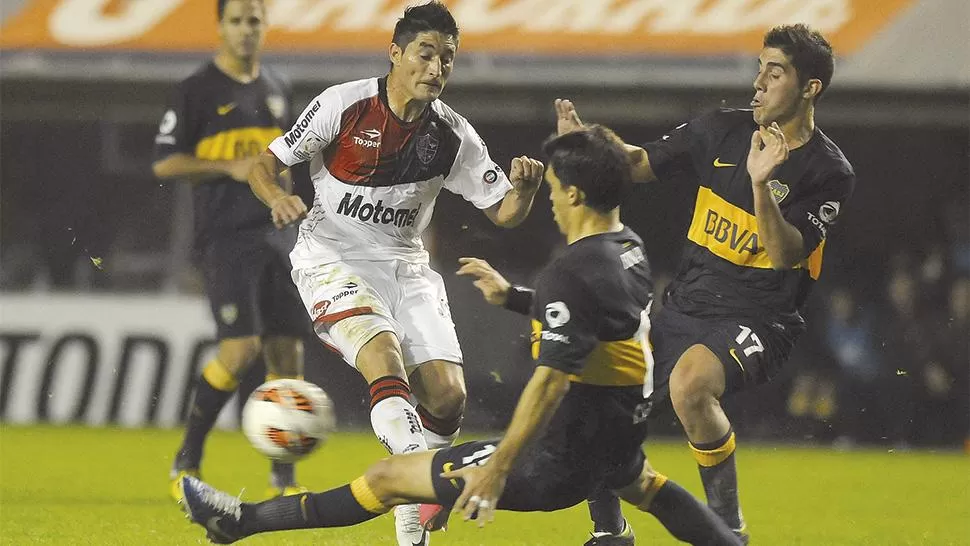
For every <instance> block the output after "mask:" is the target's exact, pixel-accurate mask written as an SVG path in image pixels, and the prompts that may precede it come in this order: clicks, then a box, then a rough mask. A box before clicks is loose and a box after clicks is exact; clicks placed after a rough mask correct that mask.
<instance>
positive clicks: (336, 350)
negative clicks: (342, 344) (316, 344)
mask: <svg viewBox="0 0 970 546" xmlns="http://www.w3.org/2000/svg"><path fill="white" fill-rule="evenodd" d="M318 339H319V338H318ZM320 343H323V346H324V347H326V348H327V349H328V350H329V351H332V352H334V353H337V354H338V355H340V356H344V353H343V351H341V350H340V349H338V348H337V347H336V346H334V345H331V344H329V343H327V342H326V341H324V340H322V339H321V340H320Z"/></svg>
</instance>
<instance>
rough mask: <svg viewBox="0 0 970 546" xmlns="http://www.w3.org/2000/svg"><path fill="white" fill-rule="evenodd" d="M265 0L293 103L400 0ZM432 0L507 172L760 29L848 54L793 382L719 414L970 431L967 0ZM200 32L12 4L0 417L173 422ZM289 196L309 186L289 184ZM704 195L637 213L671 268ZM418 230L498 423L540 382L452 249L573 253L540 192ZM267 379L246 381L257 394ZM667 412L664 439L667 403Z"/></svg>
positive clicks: (81, 3) (360, 45)
mask: <svg viewBox="0 0 970 546" xmlns="http://www.w3.org/2000/svg"><path fill="white" fill-rule="evenodd" d="M267 3H268V5H269V6H270V10H269V20H270V22H271V24H272V25H273V27H272V30H271V32H270V33H269V35H268V38H267V48H268V54H267V55H265V56H264V62H265V63H267V64H271V65H273V66H274V67H275V68H277V69H278V70H280V71H281V72H283V73H284V74H285V75H286V76H288V77H289V78H290V79H291V80H292V81H293V83H294V86H295V89H296V104H295V105H294V106H295V107H296V108H297V109H298V110H299V109H301V108H302V107H303V105H304V104H305V103H306V101H307V100H309V98H311V97H312V96H314V95H315V94H316V93H318V92H319V91H320V90H322V89H323V88H325V87H326V86H328V85H331V84H334V83H338V82H342V81H347V80H350V79H357V78H363V77H370V76H373V75H379V74H383V73H384V71H385V70H386V66H387V63H386V58H385V53H384V51H385V50H386V43H387V41H388V40H389V35H390V28H391V27H392V25H393V21H394V19H395V18H396V17H397V16H398V15H399V14H400V13H401V11H402V6H403V5H404V4H403V3H402V2H397V1H385V0H354V1H343V0H275V1H273V0H267ZM447 3H448V4H449V5H451V6H452V8H453V9H454V12H455V15H456V18H457V19H458V21H459V24H460V25H461V26H462V30H463V36H462V43H461V52H460V54H459V57H458V64H457V67H456V70H455V74H454V76H453V78H452V80H451V82H450V84H449V87H448V89H447V90H446V91H445V93H444V97H443V98H444V100H445V101H446V102H448V103H449V104H450V105H451V106H453V107H454V108H455V109H456V110H457V111H459V112H461V113H463V114H464V115H465V116H466V117H468V118H469V120H470V121H471V122H472V123H473V124H475V126H476V127H477V129H478V130H479V132H480V133H481V135H482V136H483V137H484V139H485V141H486V142H488V143H489V148H490V151H491V153H492V156H493V157H494V158H495V159H496V160H497V161H498V162H499V163H500V164H501V165H508V163H509V161H510V159H511V157H513V156H514V155H520V154H531V155H535V154H537V153H538V150H539V146H540V143H541V142H542V140H543V138H544V137H546V136H547V135H548V134H550V133H551V132H552V131H553V130H554V123H555V120H554V114H553V108H552V101H553V99H554V98H556V97H568V98H571V99H572V100H573V101H574V102H575V103H576V104H577V107H578V108H579V111H580V113H581V114H582V115H583V117H584V119H585V120H588V121H595V122H599V123H604V124H607V125H609V126H611V127H613V128H614V129H616V130H617V131H618V132H619V133H620V134H621V135H622V136H623V137H625V138H626V139H627V140H630V141H633V142H637V141H645V140H648V139H653V138H657V137H659V136H660V135H662V134H663V132H664V131H665V130H667V129H669V128H671V127H673V126H675V125H678V124H680V123H681V122H682V121H684V120H686V119H687V118H689V117H691V116H693V115H696V114H697V113H700V112H702V111H704V110H706V109H710V108H714V107H717V106H719V105H722V104H723V105H728V106H742V107H743V106H745V105H747V103H748V101H749V100H750V97H751V95H752V91H751V84H750V81H751V79H752V78H753V76H754V73H755V69H756V62H755V57H756V55H757V51H758V50H759V49H760V39H761V34H762V33H763V31H764V30H765V29H766V28H767V27H769V26H771V25H774V24H779V23H785V22H806V23H809V24H812V25H814V26H816V27H817V28H819V29H820V30H822V31H823V32H825V33H826V34H827V35H828V36H829V37H830V38H831V40H832V42H833V45H834V46H835V48H836V52H837V54H838V56H839V58H838V64H837V68H836V74H835V78H834V80H833V85H832V88H831V90H830V91H829V92H827V93H826V96H825V97H824V98H823V99H822V100H821V102H820V104H819V108H818V111H817V122H818V125H819V126H820V127H821V128H822V129H823V130H825V131H826V133H827V134H829V136H831V137H832V138H833V139H834V140H835V141H836V142H837V143H839V145H840V146H841V147H842V149H843V151H844V152H845V154H846V156H847V157H848V158H849V159H850V161H851V162H852V163H853V164H854V166H855V168H856V172H857V174H858V179H859V183H858V186H857V190H856V194H855V196H854V198H853V200H852V201H851V202H850V203H849V205H848V208H847V209H846V210H844V211H843V216H842V218H843V220H842V221H841V224H840V225H839V227H838V230H837V232H836V234H835V237H834V239H833V242H832V243H831V245H830V247H829V248H828V249H827V252H826V263H825V268H824V272H823V275H822V281H821V282H820V283H819V284H818V286H817V287H816V289H815V293H814V294H813V297H812V298H811V300H810V307H809V309H808V310H807V314H808V320H809V322H810V328H809V333H808V334H807V335H805V336H804V338H803V339H802V340H801V341H800V342H799V345H798V347H797V349H796V354H795V355H794V356H793V358H792V359H791V362H790V365H789V366H788V367H787V369H786V372H785V374H784V375H783V376H782V377H780V378H779V379H778V380H777V381H775V382H774V383H773V384H771V385H769V386H767V387H765V388H761V389H757V390H755V391H753V392H750V393H746V394H744V395H742V396H739V397H737V398H735V399H733V400H731V402H730V403H729V407H730V412H731V414H732V416H733V421H734V423H735V426H736V428H737V430H738V431H739V435H740V436H741V437H742V438H744V439H745V440H750V439H753V438H759V439H763V440H766V441H772V442H776V441H782V442H791V443H797V444H803V443H810V444H816V445H821V446H834V447H837V448H846V447H851V446H855V445H860V444H862V445H878V446H887V447H888V448H891V449H894V450H900V449H907V448H927V449H935V450H938V449H947V450H959V449H963V448H964V442H966V441H967V438H968V436H970V356H968V332H970V326H968V315H970V223H968V212H970V211H968V209H970V104H968V102H970V96H968V92H970V46H968V38H967V37H968V34H970V4H968V2H967V1H966V0H802V1H798V2H793V1H790V0H750V1H735V0H690V1H688V0H683V1H680V2H661V1H652V0H640V1H635V0H572V1H569V0H518V1H491V2H488V1H486V2H482V1H472V0H452V1H449V2H447ZM215 28H216V21H215V2H214V0H212V1H208V0H205V1H203V0H3V2H2V26H0V46H2V54H0V71H2V81H0V139H2V140H0V152H2V156H0V183H2V202H0V420H2V422H3V423H5V424H7V425H21V424H38V423H54V424H73V425H79V426H90V427H104V426H120V427H132V428H134V427H138V428H141V427H174V426H176V425H177V424H178V423H179V422H180V421H181V419H182V417H183V415H184V412H185V410H186V405H187V401H188V395H189V387H190V384H191V381H193V380H194V378H195V377H196V376H197V368H198V366H200V365H201V364H202V363H204V362H205V361H206V360H207V357H208V355H209V351H211V350H212V348H213V346H214V344H213V341H212V339H211V336H212V334H213V331H214V328H213V326H212V324H211V322H210V320H211V319H210V317H209V312H208V308H207V305H206V303H205V301H204V299H203V296H202V295H201V293H200V281H199V278H198V273H197V271H196V270H195V269H194V267H193V265H192V264H191V259H190V255H191V254H190V246H191V229H192V228H191V226H192V222H191V214H192V210H191V206H190V198H191V196H190V189H189V188H188V187H187V186H182V185H179V184H167V183H160V182H159V181H157V180H155V179H154V178H153V176H152V173H151V168H150V164H151V160H152V155H151V154H152V145H153V136H154V134H155V132H156V127H157V123H158V120H159V119H160V117H161V115H162V113H163V104H164V100H165V98H166V96H167V95H168V93H169V92H170V91H171V89H172V88H173V86H174V84H175V83H176V82H177V81H178V80H180V79H182V78H184V77H185V76H187V75H188V74H190V73H191V72H192V71H193V70H194V69H195V68H196V67H197V66H198V65H199V64H200V63H201V62H203V60H205V59H207V58H208V57H209V56H210V55H211V53H212V51H214V49H215V47H216V31H215ZM301 192H303V193H304V195H307V194H308V193H309V192H312V189H311V188H310V187H309V185H308V183H306V182H304V183H303V185H302V187H301ZM692 199H693V189H692V188H679V187H664V186H660V185H655V186H651V187H644V188H640V189H639V190H638V191H637V194H636V196H635V198H634V199H633V200H632V201H631V202H630V203H629V204H628V205H627V206H625V208H624V220H625V221H626V222H627V223H628V224H629V225H631V226H632V227H633V228H634V229H636V230H637V231H638V232H639V233H640V234H641V235H642V236H643V237H644V239H645V241H646V244H647V248H648V250H649V251H650V259H651V261H652V263H653V266H654V269H655V271H656V275H657V278H658V280H660V281H661V284H662V283H663V282H664V280H665V279H667V278H669V276H670V275H671V274H672V273H673V271H674V268H675V267H676V264H677V259H678V256H679V251H680V247H681V244H682V241H683V234H684V232H685V227H686V225H687V223H688V221H689V212H690V211H689V207H690V205H691V202H692ZM427 242H428V245H429V246H430V247H431V249H432V255H433V260H434V266H435V267H436V269H438V270H439V271H441V272H442V274H443V275H444V277H445V280H446V283H447V284H448V288H449V291H450V297H451V309H452V313H453V315H454V318H455V322H456V325H457V328H458V333H459V337H460V339H461V341H462V344H463V349H464V353H465V358H466V363H465V371H466V376H467V379H468V385H469V407H468V411H467V419H466V427H467V428H468V429H471V430H497V429H501V428H502V427H503V426H504V424H505V423H506V422H507V419H508V418H509V416H510V414H511V410H512V408H513V405H514V401H515V400H516V397H517V395H518V393H519V391H520V389H521V387H522V385H523V381H524V379H525V378H526V377H527V376H528V375H529V374H530V373H531V364H530V360H529V354H528V350H527V347H528V324H527V323H526V322H525V321H524V320H520V319H519V318H518V317H513V316H510V315H509V314H507V313H505V312H503V311H501V310H498V309H494V308H489V307H488V306H487V305H486V304H485V303H484V302H483V301H481V299H480V297H479V296H478V294H477V292H476V291H475V290H474V288H473V287H472V286H471V285H470V283H467V282H464V281H462V280H459V279H457V278H455V277H454V275H452V274H451V272H452V271H454V269H455V268H456V260H457V258H458V257H459V256H463V255H476V256H479V257H483V258H486V259H488V260H489V261H491V262H492V263H493V264H494V265H495V266H496V267H497V268H498V269H500V270H501V271H503V272H506V273H507V275H508V277H509V278H510V279H512V280H514V281H519V282H524V283H527V282H529V281H530V279H531V275H532V274H533V273H534V272H535V271H536V270H537V268H538V267H539V266H540V265H541V264H542V263H544V262H545V260H546V259H547V257H548V256H549V255H550V253H551V252H553V251H554V249H555V247H556V245H558V244H561V243H560V241H559V235H558V233H557V231H556V229H555V226H554V224H553V223H552V221H551V214H550V213H549V210H548V206H547V201H546V200H545V194H540V196H539V197H538V200H537V205H536V207H535V209H534V212H533V214H532V215H531V217H530V218H529V220H528V221H527V222H526V224H525V225H524V226H522V227H520V228H518V229H516V230H513V231H509V232H505V231H500V230H497V229H493V228H491V227H490V226H488V225H487V220H486V219H485V217H484V216H483V215H481V214H480V213H478V212H477V211H475V210H474V209H473V208H472V207H470V206H469V205H467V204H466V203H464V202H463V201H461V200H460V198H456V197H454V196H452V195H450V194H448V193H447V192H444V193H442V195H441V198H440V199H439V202H438V206H437V210H436V212H435V219H434V221H433V224H432V227H431V229H430V230H429V232H428V237H427ZM307 347H308V352H307V376H308V379H310V380H312V381H314V382H316V383H318V384H319V385H321V386H322V387H323V388H324V389H325V390H327V391H328V392H329V393H330V394H331V396H332V397H333V398H334V399H335V401H336V405H337V412H338V417H339V419H340V422H341V424H342V426H343V427H345V428H347V429H355V428H359V429H366V428H368V427H367V425H368V423H367V404H366V390H365V385H364V383H363V381H361V380H360V378H359V376H358V375H357V374H356V373H355V372H354V371H353V370H352V369H350V368H349V367H347V366H346V365H344V364H343V363H342V362H340V361H338V360H337V359H336V358H334V356H333V355H332V354H331V353H329V352H327V351H325V350H322V347H321V345H320V344H319V343H318V342H316V341H315V340H309V341H308V343H307ZM260 377H262V372H261V371H254V373H253V374H252V377H251V379H250V381H249V386H250V387H252V386H254V385H255V384H257V383H258V382H259V381H260V379H259V378H260ZM237 409H238V404H237V405H232V404H230V406H229V407H228V408H227V410H226V411H224V413H223V415H222V417H221V418H220V423H219V424H220V426H222V427H224V428H233V427H235V426H236V424H237V422H238V417H237V411H236V410H237ZM7 430H8V431H9V430H10V429H9V428H8V429H7ZM656 430H657V431H658V434H663V433H667V434H669V435H671V436H672V437H678V438H679V436H678V434H679V432H678V429H677V428H676V425H675V423H672V422H670V420H669V418H661V419H659V422H658V423H657V426H656ZM172 438H173V442H172V445H171V446H170V447H171V451H172V452H174V450H175V448H176V442H175V440H174V436H173V437H172ZM967 448H968V449H970V445H967ZM169 455H171V453H168V452H166V453H165V457H168V456H169ZM683 456H684V458H685V459H687V458H688V457H687V455H686V453H685V454H684V455H683ZM165 464H167V463H165ZM743 481H744V480H743V479H742V482H743Z"/></svg>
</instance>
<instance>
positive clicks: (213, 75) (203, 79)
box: [178, 60, 221, 92]
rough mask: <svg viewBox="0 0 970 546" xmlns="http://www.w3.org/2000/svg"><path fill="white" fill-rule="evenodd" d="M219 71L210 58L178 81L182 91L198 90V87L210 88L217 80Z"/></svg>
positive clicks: (219, 74)
mask: <svg viewBox="0 0 970 546" xmlns="http://www.w3.org/2000/svg"><path fill="white" fill-rule="evenodd" d="M220 76H221V73H220V72H219V69H218V68H217V67H216V63H215V62H214V61H212V60H209V61H206V62H204V63H202V65H200V66H199V67H198V68H196V69H195V71H193V72H192V73H191V74H189V75H188V76H187V77H186V78H184V79H183V80H182V81H180V82H179V83H178V88H179V89H180V90H182V91H183V92H198V91H199V90H200V89H211V88H212V87H213V86H214V85H215V84H216V83H218V82H219V79H220Z"/></svg>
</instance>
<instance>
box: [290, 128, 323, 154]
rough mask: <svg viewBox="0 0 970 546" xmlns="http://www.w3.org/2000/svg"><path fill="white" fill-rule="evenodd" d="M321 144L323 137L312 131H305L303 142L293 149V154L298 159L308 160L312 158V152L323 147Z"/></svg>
mask: <svg viewBox="0 0 970 546" xmlns="http://www.w3.org/2000/svg"><path fill="white" fill-rule="evenodd" d="M323 144H324V142H323V139H322V138H320V136H319V135H317V134H316V133H314V132H313V131H307V132H306V135H305V136H304V137H303V142H301V143H300V146H299V147H298V148H297V149H296V150H293V155H294V156H296V158H297V159H299V160H300V161H310V160H311V159H313V154H315V153H316V152H317V150H319V149H320V148H323Z"/></svg>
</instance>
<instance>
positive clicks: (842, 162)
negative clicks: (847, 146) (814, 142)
mask: <svg viewBox="0 0 970 546" xmlns="http://www.w3.org/2000/svg"><path fill="white" fill-rule="evenodd" d="M815 130H816V131H818V148H819V150H820V153H821V155H822V156H823V157H825V158H826V159H827V161H826V163H827V164H828V165H827V167H829V169H830V170H832V171H834V172H836V173H838V174H842V175H845V177H847V178H854V177H855V169H854V168H853V167H852V164H851V163H849V160H848V159H847V158H846V157H845V154H843V153H842V149H841V148H839V146H838V145H837V144H836V143H835V141H833V140H832V139H831V138H829V136H828V135H826V134H825V133H823V132H822V130H821V129H818V128H816V129H815Z"/></svg>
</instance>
